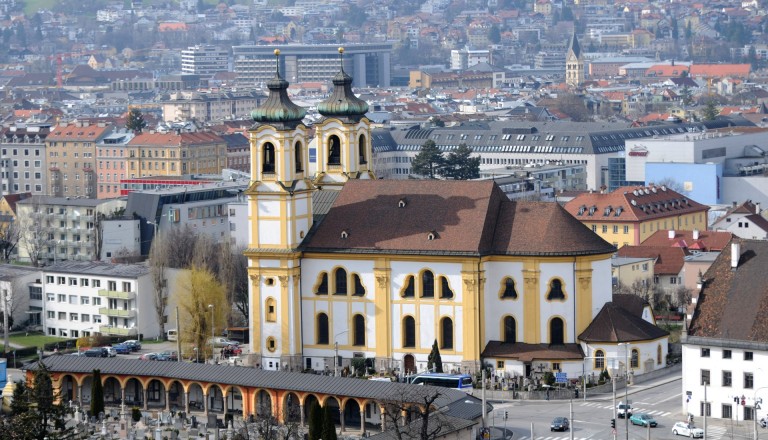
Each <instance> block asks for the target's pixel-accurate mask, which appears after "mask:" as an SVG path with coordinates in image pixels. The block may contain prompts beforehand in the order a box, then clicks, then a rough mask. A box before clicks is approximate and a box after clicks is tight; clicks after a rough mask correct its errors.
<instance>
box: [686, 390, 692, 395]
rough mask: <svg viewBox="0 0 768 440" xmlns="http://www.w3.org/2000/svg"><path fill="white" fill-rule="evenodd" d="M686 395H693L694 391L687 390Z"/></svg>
mask: <svg viewBox="0 0 768 440" xmlns="http://www.w3.org/2000/svg"><path fill="white" fill-rule="evenodd" d="M685 395H686V396H693V391H686V392H685Z"/></svg>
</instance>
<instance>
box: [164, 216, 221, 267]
mask: <svg viewBox="0 0 768 440" xmlns="http://www.w3.org/2000/svg"><path fill="white" fill-rule="evenodd" d="M163 232H164V235H165V239H166V243H167V252H168V254H167V255H168V267H173V268H176V269H186V268H188V267H190V265H191V264H192V259H193V255H194V251H195V243H196V242H197V238H198V235H197V234H196V233H195V231H193V230H192V228H190V227H189V225H188V224H186V225H184V226H183V227H172V228H169V229H168V231H167V232H166V231H163ZM209 251H210V250H209Z"/></svg>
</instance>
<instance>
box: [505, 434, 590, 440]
mask: <svg viewBox="0 0 768 440" xmlns="http://www.w3.org/2000/svg"><path fill="white" fill-rule="evenodd" d="M569 439H570V437H569V436H568V435H566V436H565V437H540V436H538V435H537V436H536V439H535V440H569ZM516 440H534V439H532V438H531V437H528V436H522V437H516ZM573 440H594V438H593V437H574V438H573Z"/></svg>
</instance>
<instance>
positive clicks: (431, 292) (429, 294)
mask: <svg viewBox="0 0 768 440" xmlns="http://www.w3.org/2000/svg"><path fill="white" fill-rule="evenodd" d="M434 296H435V274H433V273H432V271H430V270H425V271H424V272H422V273H421V297H422V298H434Z"/></svg>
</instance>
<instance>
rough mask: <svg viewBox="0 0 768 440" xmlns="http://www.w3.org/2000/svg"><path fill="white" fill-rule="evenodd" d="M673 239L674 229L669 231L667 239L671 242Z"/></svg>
mask: <svg viewBox="0 0 768 440" xmlns="http://www.w3.org/2000/svg"><path fill="white" fill-rule="evenodd" d="M674 238H675V230H674V229H670V230H669V239H670V240H673V239H674Z"/></svg>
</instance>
